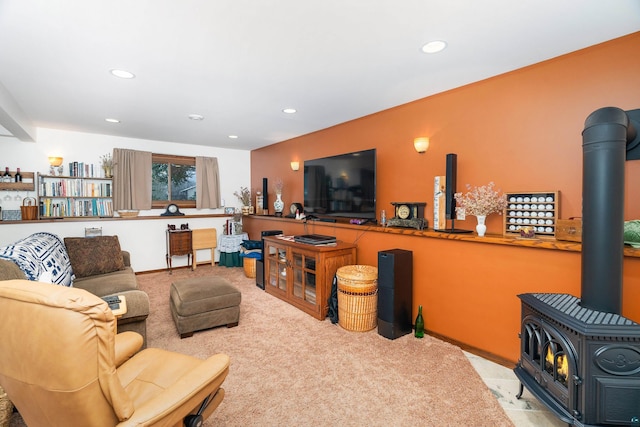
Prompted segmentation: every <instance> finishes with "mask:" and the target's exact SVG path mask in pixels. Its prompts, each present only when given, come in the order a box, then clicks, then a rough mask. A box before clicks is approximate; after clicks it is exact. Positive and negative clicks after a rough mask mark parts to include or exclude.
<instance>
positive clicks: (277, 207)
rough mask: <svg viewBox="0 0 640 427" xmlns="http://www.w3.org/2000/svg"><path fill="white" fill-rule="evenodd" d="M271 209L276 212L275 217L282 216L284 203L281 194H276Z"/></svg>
mask: <svg viewBox="0 0 640 427" xmlns="http://www.w3.org/2000/svg"><path fill="white" fill-rule="evenodd" d="M273 208H274V209H275V211H276V216H279V215H282V211H283V210H284V202H283V201H282V194H280V193H276V201H275V202H273Z"/></svg>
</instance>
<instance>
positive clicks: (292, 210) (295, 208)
mask: <svg viewBox="0 0 640 427" xmlns="http://www.w3.org/2000/svg"><path fill="white" fill-rule="evenodd" d="M296 212H297V213H299V214H300V215H302V214H303V213H304V208H303V207H302V203H291V206H289V215H287V218H295V217H296Z"/></svg>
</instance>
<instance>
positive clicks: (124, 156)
mask: <svg viewBox="0 0 640 427" xmlns="http://www.w3.org/2000/svg"><path fill="white" fill-rule="evenodd" d="M113 168H114V170H113V187H114V189H113V210H115V211H117V210H123V209H138V210H143V209H151V153H150V152H147V151H135V150H125V149H122V148H114V149H113Z"/></svg>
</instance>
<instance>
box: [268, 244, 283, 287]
mask: <svg viewBox="0 0 640 427" xmlns="http://www.w3.org/2000/svg"><path fill="white" fill-rule="evenodd" d="M265 256H266V262H267V263H268V271H269V277H267V280H266V283H267V284H268V285H269V286H273V287H274V288H278V289H281V290H283V291H286V290H287V250H286V249H285V248H280V247H278V246H271V245H269V246H268V249H267V253H266V255H265Z"/></svg>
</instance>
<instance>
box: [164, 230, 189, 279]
mask: <svg viewBox="0 0 640 427" xmlns="http://www.w3.org/2000/svg"><path fill="white" fill-rule="evenodd" d="M192 251H193V249H192V247H191V230H167V268H168V269H169V274H171V273H172V271H171V258H172V257H174V256H182V255H186V256H187V267H188V266H190V265H191V264H192V262H191V256H192V253H193V252H192Z"/></svg>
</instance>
